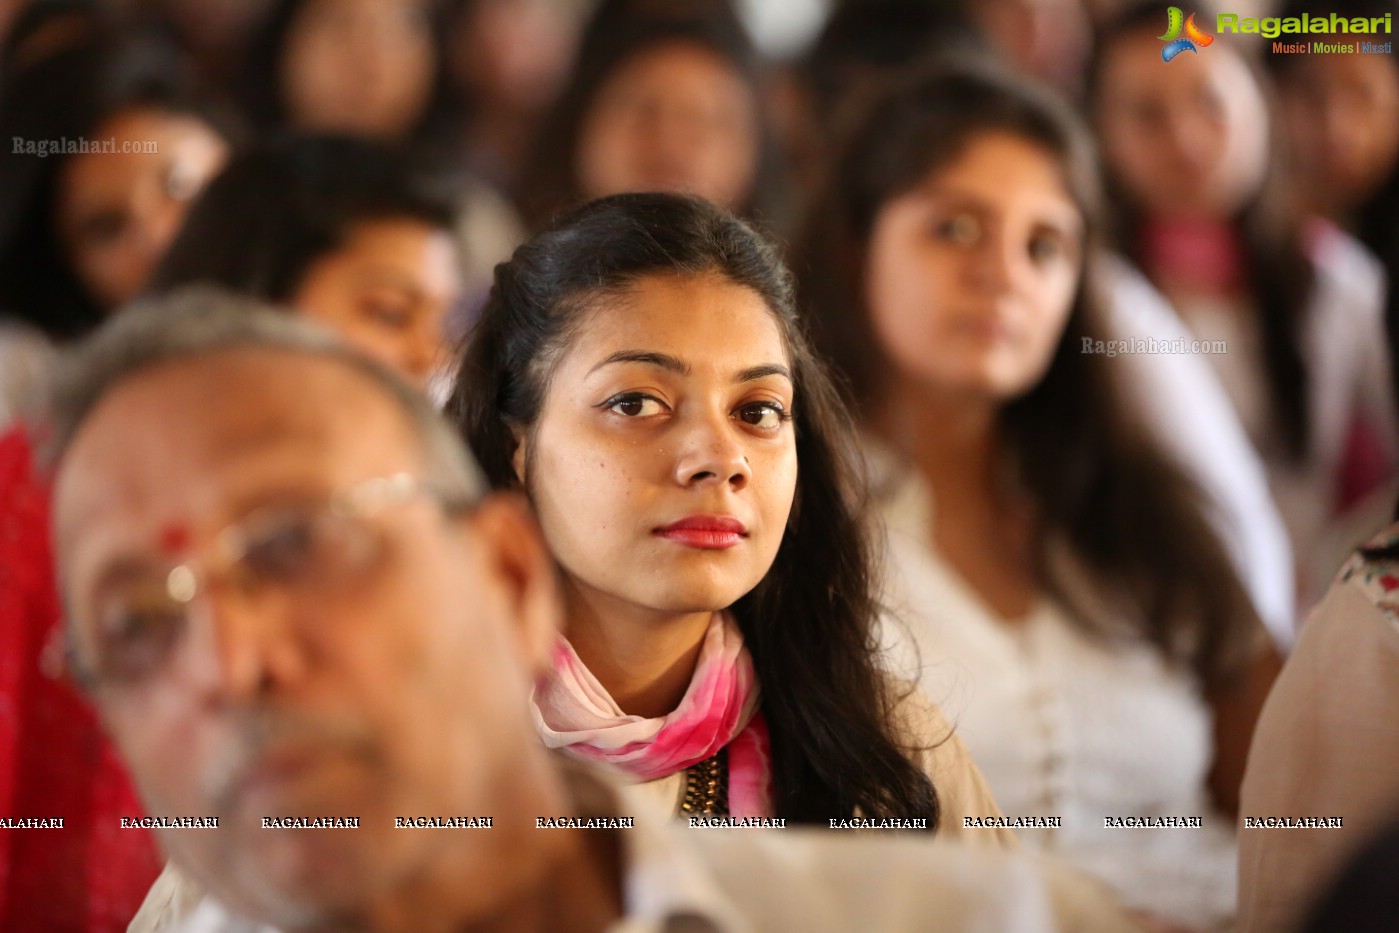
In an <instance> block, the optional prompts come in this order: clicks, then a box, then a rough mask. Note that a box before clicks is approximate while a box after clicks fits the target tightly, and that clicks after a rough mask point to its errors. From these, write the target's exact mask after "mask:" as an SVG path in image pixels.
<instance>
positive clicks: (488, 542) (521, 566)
mask: <svg viewBox="0 0 1399 933" xmlns="http://www.w3.org/2000/svg"><path fill="white" fill-rule="evenodd" d="M467 521H468V522H469V524H470V526H471V531H472V533H473V535H474V537H475V538H476V540H477V541H479V542H480V543H481V544H482V545H483V546H484V547H485V548H486V554H488V555H490V557H489V560H490V563H491V564H492V569H493V571H494V572H495V573H496V574H498V575H499V579H500V580H502V581H503V582H504V584H505V590H506V593H507V598H508V600H509V607H508V608H509V611H510V617H511V620H512V621H513V623H514V625H513V632H514V635H515V640H516V644H517V645H518V647H519V649H520V654H521V657H522V658H523V659H524V661H525V663H526V664H527V665H528V666H529V670H530V673H531V674H532V675H534V676H536V677H538V676H540V675H542V674H544V673H547V672H548V671H549V670H551V669H552V666H551V665H552V652H553V649H554V642H555V639H556V638H557V637H558V633H559V630H560V627H561V626H562V624H563V601H562V597H561V595H560V593H559V587H558V580H557V577H556V576H555V569H554V560H553V558H552V556H551V555H550V554H549V549H548V548H547V547H546V546H545V544H544V536H543V535H542V534H541V533H540V531H539V526H538V524H537V523H536V522H535V520H534V513H533V512H531V511H530V508H529V504H528V503H527V502H526V501H525V498H524V496H522V495H520V494H518V493H513V492H496V493H492V494H491V495H489V496H487V497H486V498H485V499H483V500H482V501H481V502H480V503H479V504H478V505H477V506H476V508H474V509H473V510H472V511H471V513H470V514H469V515H468V516H467Z"/></svg>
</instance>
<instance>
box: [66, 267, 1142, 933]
mask: <svg viewBox="0 0 1399 933" xmlns="http://www.w3.org/2000/svg"><path fill="white" fill-rule="evenodd" d="M54 418H55V429H54V433H55V438H54V440H55V444H54V446H55V456H56V458H57V460H56V462H57V476H56V489H55V507H54V508H55V518H56V528H57V548H58V553H59V555H60V565H61V568H60V569H61V579H62V585H63V592H64V597H65V601H66V603H67V606H68V609H69V620H70V621H69V631H68V636H69V647H70V659H71V664H72V667H73V670H74V673H75V674H76V675H77V676H78V677H79V678H80V679H81V680H82V681H83V682H84V683H85V684H86V686H87V687H88V689H89V691H90V694H91V696H92V698H93V701H94V703H95V704H96V706H97V709H98V710H99V712H100V714H101V716H102V718H103V721H104V723H105V724H106V726H107V728H108V730H109V731H110V732H111V734H112V736H113V738H114V739H115V740H116V743H117V745H118V746H119V747H120V749H121V750H122V752H123V754H124V755H125V757H126V759H127V761H128V763H129V765H130V767H131V770H132V773H133V775H134V777H135V779H136V781H137V784H138V786H139V787H140V790H141V792H142V795H143V797H144V799H145V801H146V803H147V804H148V807H149V810H150V812H151V814H153V816H154V818H155V821H156V822H157V823H158V824H160V825H159V826H158V829H159V832H160V835H161V838H162V840H163V842H164V844H165V846H166V847H167V849H168V851H169V853H170V856H171V859H172V860H173V862H174V863H175V865H177V866H178V868H179V870H180V871H181V872H182V873H183V874H184V875H186V876H188V877H189V878H191V879H193V881H194V882H195V883H196V885H197V886H199V887H201V888H202V889H203V890H205V891H207V892H209V896H208V897H206V898H205V899H204V900H203V902H202V903H200V904H199V905H198V907H197V908H195V909H193V910H192V911H190V912H189V913H188V914H187V915H186V916H185V917H183V918H182V923H183V928H184V929H188V930H200V931H232V930H244V929H248V926H247V924H248V922H249V921H251V922H254V923H260V924H268V925H271V926H273V927H275V928H278V929H282V930H287V931H292V930H298V931H300V930H306V931H313V930H314V931H321V930H357V931H414V933H422V931H435V930H442V931H448V930H453V931H456V930H467V929H470V930H512V931H513V930H549V931H602V930H616V931H623V930H625V931H642V930H658V931H659V930H681V929H683V930H713V931H731V930H733V931H737V930H772V929H784V930H785V929H801V930H816V931H821V930H830V931H835V930H841V931H846V930H852V929H865V930H914V929H918V930H924V929H932V928H936V929H942V930H957V929H976V930H1026V931H1036V930H1048V929H1055V928H1060V927H1061V925H1062V926H1063V927H1064V928H1067V927H1068V926H1072V928H1074V929H1084V930H1097V929H1103V930H1109V929H1122V928H1124V927H1127V926H1128V925H1127V921H1125V920H1124V919H1123V918H1122V917H1121V915H1120V914H1118V913H1117V912H1116V911H1115V910H1114V909H1113V908H1111V907H1109V906H1107V905H1104V904H1102V903H1101V902H1100V901H1098V900H1097V899H1096V898H1095V897H1094V895H1093V892H1086V891H1082V890H1079V889H1078V888H1076V887H1074V886H1073V884H1072V883H1070V882H1066V881H1065V880H1064V879H1061V878H1059V877H1058V876H1054V875H1050V874H1045V873H1044V871H1043V869H1042V868H1041V867H1039V866H1036V865H1034V864H1032V863H1030V862H1027V861H1023V860H1021V859H1020V858H1018V857H1015V856H1004V855H1000V854H997V853H979V852H966V851H962V850H959V849H955V848H951V847H944V846H942V845H938V844H928V843H927V842H920V841H913V840H908V841H905V842H894V841H889V840H885V839H877V838H873V839H872V838H868V837H866V838H862V839H858V840H857V839H853V838H836V836H837V834H834V833H832V834H822V835H816V834H811V835H808V834H806V833H802V832H798V831H788V832H776V833H774V832H769V833H766V834H754V833H743V832H740V831H733V830H694V829H685V828H683V827H681V826H679V824H676V825H670V824H668V823H666V822H665V821H663V820H657V821H655V822H652V821H649V820H648V819H646V818H645V817H644V816H643V817H642V818H640V819H633V818H632V813H633V812H635V811H634V809H633V807H632V805H631V804H629V803H626V802H624V798H623V797H622V796H621V795H620V794H619V792H618V791H616V790H615V789H613V788H612V786H611V785H610V784H609V783H608V782H607V780H606V779H605V778H602V777H599V776H598V775H596V774H594V773H592V772H590V771H586V770H580V769H579V768H578V766H574V765H567V764H564V763H563V762H561V761H560V760H558V759H556V758H555V757H554V756H553V755H552V754H551V753H550V752H548V751H546V750H545V749H544V748H543V747H542V746H541V745H540V743H539V742H538V741H537V740H536V738H535V736H534V732H533V728H532V726H531V723H530V719H529V716H528V712H527V705H526V702H525V700H526V697H527V696H528V693H529V690H530V686H531V683H532V682H533V681H534V680H535V679H536V678H537V677H539V676H540V675H541V674H543V673H544V672H545V671H546V670H547V669H548V660H549V652H550V648H551V646H552V644H553V634H554V630H555V626H556V625H557V623H558V620H559V607H558V604H557V602H556V596H555V592H554V588H553V576H552V565H551V562H550V559H549V557H548V555H547V554H546V553H545V551H544V549H543V546H542V544H541V540H540V538H539V537H538V535H537V533H536V532H535V530H534V527H533V525H532V522H531V520H530V518H529V515H528V512H527V510H526V508H525V507H524V506H523V505H522V504H521V503H520V502H518V501H517V500H515V499H513V498H509V497H503V496H500V495H485V494H484V492H483V490H484V485H483V483H482V482H481V481H480V479H479V477H478V476H477V472H476V470H475V468H474V465H472V464H471V463H470V461H469V459H468V457H467V456H466V455H465V453H464V452H463V451H462V450H461V448H460V447H459V446H458V444H457V442H456V440H455V438H454V437H453V435H452V434H451V432H450V430H449V429H448V428H447V427H446V426H445V424H444V423H443V422H441V421H440V420H438V418H437V416H436V415H435V413H434V412H432V411H431V410H430V409H429V408H428V407H427V406H426V404H425V403H424V402H423V401H422V400H421V399H420V398H419V397H418V396H417V395H416V394H415V393H413V392H412V391H411V390H408V389H406V388H405V387H403V386H402V385H400V384H399V383H398V382H397V381H396V380H395V379H394V378H393V377H392V376H390V375H388V374H386V373H385V372H384V371H382V370H381V369H379V368H378V367H377V366H376V365H375V364H373V363H371V362H368V361H366V360H364V359H362V358H360V357H358V356H356V355H354V354H353V353H352V352H351V351H349V350H347V349H343V348H341V346H340V345H339V344H337V343H336V342H334V341H333V339H331V338H329V337H326V336H322V335H321V334H320V333H319V332H318V331H315V330H313V329H309V326H308V325H304V324H302V323H300V322H297V321H294V320H292V319H290V318H288V317H285V316H280V315H276V314H271V313H269V312H266V311H263V310H260V309H257V308H250V307H247V306H244V305H242V304H241V303H239V302H238V301H237V300H235V299H232V298H229V297H227V296H225V295H222V294H219V293H215V292H208V291H199V292H194V293H186V294H184V295H178V296H176V297H175V298H173V299H168V300H166V301H165V302H163V303H160V304H156V305H153V306H150V307H147V308H145V309H140V310H136V311H132V312H130V313H127V314H124V315H122V316H120V317H119V318H117V319H115V320H114V321H113V322H112V323H111V324H110V325H109V326H108V327H107V328H106V329H105V331H104V332H102V333H100V334H99V335H98V336H97V337H96V338H95V340H94V341H93V342H91V343H90V344H89V345H87V346H86V347H84V348H83V349H82V350H81V351H80V353H79V355H78V356H77V357H75V358H74V359H73V360H71V361H70V365H69V368H68V375H67V377H66V379H65V380H64V381H63V382H62V384H61V386H60V389H59V392H58V397H57V401H56V405H55V412H54ZM624 811H625V812H624ZM557 817H566V818H570V819H573V818H576V819H577V820H578V821H579V825H583V826H590V827H603V828H602V829H582V830H580V829H576V828H565V829H552V828H540V823H541V822H544V821H543V820H541V818H557ZM559 822H564V823H567V822H568V820H564V821H558V820H555V821H554V822H553V824H550V825H555V824H557V823H559ZM423 824H426V825H423Z"/></svg>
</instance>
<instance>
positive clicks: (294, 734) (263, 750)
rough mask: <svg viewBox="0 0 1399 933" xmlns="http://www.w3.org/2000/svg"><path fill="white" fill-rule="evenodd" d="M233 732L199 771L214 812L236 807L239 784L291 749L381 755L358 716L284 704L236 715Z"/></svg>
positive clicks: (370, 758)
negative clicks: (288, 706) (310, 710)
mask: <svg viewBox="0 0 1399 933" xmlns="http://www.w3.org/2000/svg"><path fill="white" fill-rule="evenodd" d="M229 734H230V735H231V736H232V738H231V739H230V741H229V742H227V743H226V744H225V745H224V746H223V747H222V748H221V749H220V751H219V753H218V754H217V755H216V756H214V758H213V760H212V761H211V762H210V763H209V765H208V766H207V767H206V768H205V770H204V773H203V774H202V775H201V781H200V783H201V784H202V786H203V789H204V798H205V799H206V800H209V801H211V802H212V803H213V805H214V812H215V813H220V814H222V813H231V812H233V811H234V810H235V809H236V808H237V804H238V798H239V796H240V794H241V792H242V788H243V786H244V784H245V783H246V782H247V780H248V779H249V777H250V776H251V775H252V773H253V772H254V771H255V770H256V769H257V768H258V767H259V766H261V765H262V764H263V763H264V762H266V761H268V760H269V759H271V758H273V757H276V756H280V755H284V754H292V755H296V756H302V755H305V756H315V757H320V756H327V757H338V758H349V759H351V760H359V761H362V762H365V763H368V764H373V763H376V762H381V761H382V760H383V755H382V751H381V749H380V747H379V743H378V742H377V741H376V740H375V736H374V733H373V730H371V729H370V728H369V727H368V726H367V725H366V724H365V723H363V722H362V721H360V720H359V719H358V718H357V717H350V716H337V715H334V714H330V713H306V712H301V711H292V710H286V709H271V710H256V711H250V712H247V713H243V714H239V715H238V716H237V718H236V719H235V721H234V722H233V724H232V726H231V728H230V729H229Z"/></svg>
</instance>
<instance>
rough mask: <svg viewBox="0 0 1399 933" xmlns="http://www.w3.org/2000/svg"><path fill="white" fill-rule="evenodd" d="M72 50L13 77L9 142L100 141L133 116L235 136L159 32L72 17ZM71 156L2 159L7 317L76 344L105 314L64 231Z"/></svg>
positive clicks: (3, 124)
mask: <svg viewBox="0 0 1399 933" xmlns="http://www.w3.org/2000/svg"><path fill="white" fill-rule="evenodd" d="M62 9H63V10H64V12H65V13H66V15H68V16H70V17H73V22H72V23H70V24H68V25H67V26H65V27H64V28H65V29H66V30H68V31H67V33H66V34H65V35H64V36H63V39H64V42H63V44H61V45H60V46H58V47H57V48H55V49H53V50H51V51H48V52H47V53H46V54H44V55H42V56H41V57H37V58H35V60H33V61H32V62H30V63H29V64H27V65H24V66H21V67H17V68H16V69H15V70H13V71H9V72H7V74H6V82H5V87H4V89H3V97H2V98H0V138H3V139H5V140H7V141H8V140H10V139H12V138H16V137H18V138H22V139H29V140H36V141H38V140H43V141H50V140H61V139H64V138H66V139H69V140H76V139H81V138H89V139H92V138H96V137H97V135H98V132H97V131H98V130H99V129H100V128H101V126H102V124H104V123H106V122H107V121H108V120H110V119H112V118H113V117H115V116H117V115H118V114H119V113H121V112H122V111H125V110H130V109H148V110H157V111H161V112H165V113H170V114H178V115H190V116H194V117H197V118H199V119H201V120H203V121H204V122H206V123H209V124H210V125H212V126H215V127H216V128H217V129H219V130H223V131H226V130H227V129H228V125H227V122H226V121H223V120H221V119H220V118H219V115H218V114H215V113H213V112H212V111H211V109H210V108H209V107H208V106H207V104H206V101H205V100H204V98H203V97H202V96H201V95H200V94H199V93H198V92H197V89H196V87H195V85H194V80H193V76H192V71H191V70H190V68H189V63H188V62H187V61H185V60H184V59H183V58H182V57H181V55H180V53H179V52H178V51H177V49H176V48H175V47H174V46H173V45H172V44H170V43H168V42H165V41H162V38H161V37H159V36H158V35H157V34H156V33H154V32H151V31H147V30H137V29H132V28H129V27H122V26H119V25H117V24H116V23H114V22H113V21H110V20H108V19H106V18H105V17H101V16H98V15H96V14H92V15H88V16H86V17H85V16H84V15H83V14H82V13H81V11H73V10H69V9H67V8H66V7H64V8H62ZM68 158H69V156H68V155H66V154H55V155H49V156H48V157H47V158H40V157H38V156H35V155H12V156H8V157H7V158H5V159H0V313H4V314H7V315H11V316H14V317H16V318H19V319H21V320H23V321H25V322H27V323H28V324H30V325H32V326H34V327H36V328H38V329H39V330H40V331H42V332H44V333H45V334H47V335H48V336H49V337H50V338H52V339H54V340H58V341H66V340H70V339H74V338H77V337H80V336H82V335H83V334H85V333H86V332H87V331H88V330H90V329H92V328H93V327H96V326H97V325H98V324H99V323H100V322H101V321H102V318H103V315H104V313H105V309H103V308H102V307H100V306H99V305H98V304H97V302H96V301H95V300H94V299H93V298H92V296H91V295H89V294H88V291H87V289H86V288H84V286H83V285H82V283H81V282H80V281H79V280H78V277H77V275H76V274H75V273H74V271H73V268H72V265H71V264H70V263H69V261H68V258H67V256H66V255H65V251H64V249H63V246H62V244H61V243H60V242H59V238H58V231H57V228H56V225H55V217H54V214H55V210H56V203H57V197H58V180H59V176H60V175H61V173H62V168H63V166H64V164H65V163H66V162H67V160H68Z"/></svg>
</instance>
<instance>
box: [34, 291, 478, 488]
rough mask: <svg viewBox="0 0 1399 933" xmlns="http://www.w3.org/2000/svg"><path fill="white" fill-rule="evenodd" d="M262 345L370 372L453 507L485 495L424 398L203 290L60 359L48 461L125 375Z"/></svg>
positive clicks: (262, 311)
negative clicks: (407, 426) (410, 430)
mask: <svg viewBox="0 0 1399 933" xmlns="http://www.w3.org/2000/svg"><path fill="white" fill-rule="evenodd" d="M243 349H266V350H274V351H279V352H284V353H298V354H302V355H305V356H309V357H315V358H318V359H327V360H334V361H336V362H339V363H342V364H344V365H345V366H348V367H350V368H351V369H353V370H354V371H355V372H357V373H359V374H360V375H362V376H364V377H365V378H366V379H368V380H369V381H370V382H371V383H373V384H374V385H375V386H377V387H378V389H379V390H380V391H381V392H383V394H384V396H385V397H386V398H388V399H389V400H390V401H392V402H393V403H394V404H395V405H396V406H397V407H398V408H399V409H400V410H401V411H402V413H403V414H404V416H405V417H406V418H407V419H408V422H409V424H410V425H411V427H412V428H413V430H414V431H415V433H416V434H417V436H418V439H419V441H420V442H421V443H422V453H423V459H424V461H425V463H426V468H427V472H428V476H427V477H426V478H427V479H428V480H430V481H431V482H432V483H433V484H434V488H435V489H437V491H438V492H439V493H440V494H441V495H442V496H443V497H444V499H445V500H446V501H447V502H449V503H451V504H454V505H467V504H470V503H473V502H475V501H476V500H478V499H479V498H481V496H482V495H484V494H485V492H486V491H487V485H486V481H485V477H484V475H483V474H482V473H481V469H480V467H479V466H477V464H476V461H475V460H474V459H473V458H472V456H471V454H470V453H468V452H467V450H466V448H465V446H464V445H463V443H462V441H461V440H460V438H459V437H458V436H457V434H456V432H455V431H453V430H452V428H451V426H450V425H448V423H447V421H446V420H445V419H444V418H443V417H442V415H441V414H439V413H438V412H437V411H436V410H435V409H434V408H433V407H432V405H431V404H430V403H429V402H428V400H427V398H426V397H425V396H423V395H422V394H421V393H419V392H418V391H417V390H416V389H413V388H412V387H411V386H409V385H407V384H406V383H405V382H403V381H402V380H401V379H400V378H399V377H398V376H396V375H395V374H394V373H393V372H391V371H390V370H389V369H387V368H386V367H385V366H383V365H381V364H380V363H378V362H375V361H374V360H371V359H369V358H368V357H366V356H364V355H362V354H361V353H359V352H358V351H356V350H354V349H353V348H351V347H349V346H348V345H346V344H345V343H344V342H342V341H341V340H340V339H339V338H338V337H337V336H336V335H335V334H333V333H332V332H330V331H328V330H325V329H324V328H322V327H320V326H318V325H316V324H314V323H311V322H310V321H306V320H303V319H301V318H298V317H295V316H293V315H292V314H290V313H288V312H286V311H278V310H276V309H275V308H273V307H271V306H269V305H266V304H264V303H262V302H260V301H257V300H255V299H251V298H247V297H244V296H242V295H238V294H236V293H234V292H230V291H226V290H224V289H219V288H214V287H212V286H207V285H196V286H191V287H188V288H182V289H179V290H177V291H174V292H171V293H170V294H168V295H165V296H162V297H158V298H150V299H145V300H143V301H140V302H138V303H136V304H135V305H133V306H132V307H131V308H129V309H127V310H124V311H122V312H121V313H119V314H117V315H116V316H115V317H113V318H112V320H110V321H109V322H107V323H106V324H104V325H103V326H102V327H101V328H100V329H99V330H98V331H97V332H96V333H95V334H94V335H93V336H92V337H90V338H88V339H87V340H86V341H84V342H83V343H81V344H79V345H78V346H77V347H76V348H74V349H73V350H72V351H70V352H69V353H68V354H67V355H66V357H65V358H64V359H63V360H62V361H61V363H60V365H59V369H58V373H57V376H56V378H55V381H54V385H53V392H52V397H51V406H50V411H49V415H50V418H51V434H50V437H49V444H48V448H47V454H48V460H49V463H50V464H51V465H53V466H55V467H56V466H57V465H58V462H59V461H60V460H61V459H62V457H63V455H64V453H65V452H66V451H67V449H68V446H69V445H70V444H71V443H72V441H73V437H74V435H75V434H76V433H77V432H78V429H79V428H80V427H81V426H82V424H83V422H84V421H85V420H86V419H87V417H88V415H89V414H91V413H92V410H93V409H94V408H95V407H96V406H97V404H98V403H99V402H101V401H102V399H103V398H105V397H106V395H107V394H108V393H109V392H111V391H112V389H114V388H115V387H116V386H117V385H119V384H121V383H122V382H123V381H125V380H126V379H129V378H131V377H132V376H135V375H137V374H138V373H141V372H143V371H145V370H147V369H150V368H152V367H155V366H159V365H161V364H163V363H169V362H174V361H177V360H187V359H192V358H198V357H201V356H212V355H215V354H219V353H224V352H227V351H231V350H243Z"/></svg>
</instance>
